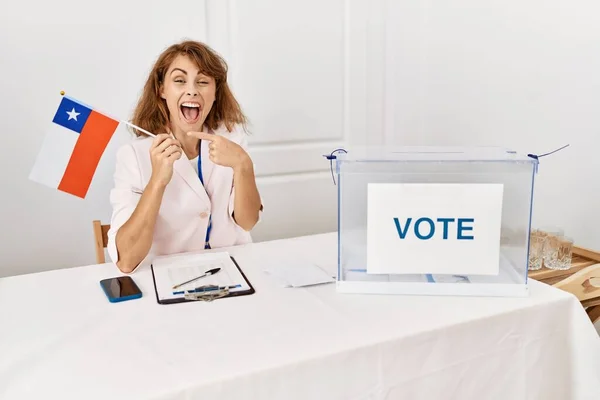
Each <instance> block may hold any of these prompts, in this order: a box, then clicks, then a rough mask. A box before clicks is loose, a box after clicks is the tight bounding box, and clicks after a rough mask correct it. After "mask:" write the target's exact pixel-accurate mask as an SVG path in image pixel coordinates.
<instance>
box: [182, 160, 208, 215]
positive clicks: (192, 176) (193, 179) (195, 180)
mask: <svg viewBox="0 0 600 400" xmlns="http://www.w3.org/2000/svg"><path fill="white" fill-rule="evenodd" d="M203 161H204V160H203ZM190 163H191V161H190V160H189V159H188V158H187V157H186V156H185V154H182V155H181V158H180V159H179V160H177V161H175V163H174V164H173V169H174V170H175V171H177V173H178V174H179V176H181V177H182V178H183V180H184V181H185V182H186V183H187V184H188V185H189V186H190V188H192V190H193V191H194V192H195V193H196V194H197V195H198V196H199V197H200V198H201V199H202V200H203V201H205V202H206V203H209V204H210V199H209V198H208V194H207V193H206V190H204V187H203V186H202V182H200V178H199V177H198V175H196V171H195V170H194V168H192V165H191V164H190ZM202 164H204V163H202ZM203 166H204V165H203ZM202 170H204V168H202Z"/></svg>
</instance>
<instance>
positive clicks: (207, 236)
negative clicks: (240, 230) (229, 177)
mask: <svg viewBox="0 0 600 400" xmlns="http://www.w3.org/2000/svg"><path fill="white" fill-rule="evenodd" d="M201 143H202V141H200V142H199V143H198V178H200V182H202V186H204V178H203V177H202V154H201V149H202V147H201ZM204 190H206V187H205V188H204ZM206 195H207V196H208V191H207V192H206ZM211 229H212V213H211V214H210V215H209V217H208V228H207V229H206V239H205V240H204V248H205V249H210V244H209V239H210V231H211Z"/></svg>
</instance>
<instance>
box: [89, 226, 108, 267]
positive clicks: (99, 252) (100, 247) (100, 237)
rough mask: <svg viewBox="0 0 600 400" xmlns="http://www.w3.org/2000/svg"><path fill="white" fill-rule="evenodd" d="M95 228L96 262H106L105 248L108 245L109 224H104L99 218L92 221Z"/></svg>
mask: <svg viewBox="0 0 600 400" xmlns="http://www.w3.org/2000/svg"><path fill="white" fill-rule="evenodd" d="M92 224H93V229H94V245H95V248H96V263H97V264H104V263H105V262H106V257H105V256H104V249H105V248H106V246H108V230H109V229H110V224H109V225H102V222H100V221H98V220H94V221H92Z"/></svg>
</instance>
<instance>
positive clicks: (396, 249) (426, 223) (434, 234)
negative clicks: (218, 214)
mask: <svg viewBox="0 0 600 400" xmlns="http://www.w3.org/2000/svg"><path fill="white" fill-rule="evenodd" d="M329 158H330V160H331V162H332V168H333V171H334V176H335V178H336V185H337V191H338V270H337V282H336V285H337V290H338V291H339V292H344V293H374V294H414V295H473V296H509V297H510V296H515V297H517V296H527V293H528V291H527V270H528V249H529V237H530V229H531V228H530V227H531V214H532V207H533V187H534V181H535V176H536V173H537V167H538V160H537V159H536V158H533V157H530V156H527V155H523V154H518V153H517V152H515V151H511V150H508V149H504V148H496V147H469V148H462V147H460V148H458V147H396V148H393V147H356V148H347V149H345V150H344V151H338V152H337V153H336V154H335V155H333V156H331V157H329Z"/></svg>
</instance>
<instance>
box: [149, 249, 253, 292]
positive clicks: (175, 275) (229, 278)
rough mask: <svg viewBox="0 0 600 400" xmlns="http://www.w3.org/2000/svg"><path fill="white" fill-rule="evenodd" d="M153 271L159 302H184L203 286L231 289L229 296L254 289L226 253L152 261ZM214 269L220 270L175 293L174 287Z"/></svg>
mask: <svg viewBox="0 0 600 400" xmlns="http://www.w3.org/2000/svg"><path fill="white" fill-rule="evenodd" d="M152 267H153V271H154V280H155V283H156V293H157V296H158V299H159V300H160V301H162V300H173V299H181V298H183V297H184V295H185V293H189V292H190V291H194V289H196V288H198V287H200V286H204V285H216V286H219V287H228V288H229V292H230V293H235V292H244V291H248V290H250V289H251V288H250V286H249V285H248V283H247V281H246V279H244V277H243V275H242V273H241V272H240V270H239V269H238V267H237V266H236V265H235V263H234V262H233V260H232V259H231V257H230V255H229V253H227V252H217V253H202V254H181V255H170V256H161V257H157V258H155V259H154V260H153V261H152ZM213 268H220V269H221V270H220V271H219V272H217V273H216V274H214V275H210V276H206V277H203V278H200V279H197V280H195V281H193V282H190V283H188V284H185V285H183V286H181V287H178V288H177V289H173V286H175V285H179V284H181V283H182V282H186V281H188V280H190V279H193V278H196V277H198V276H200V275H202V274H204V273H205V272H206V271H208V270H210V269H213Z"/></svg>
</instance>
